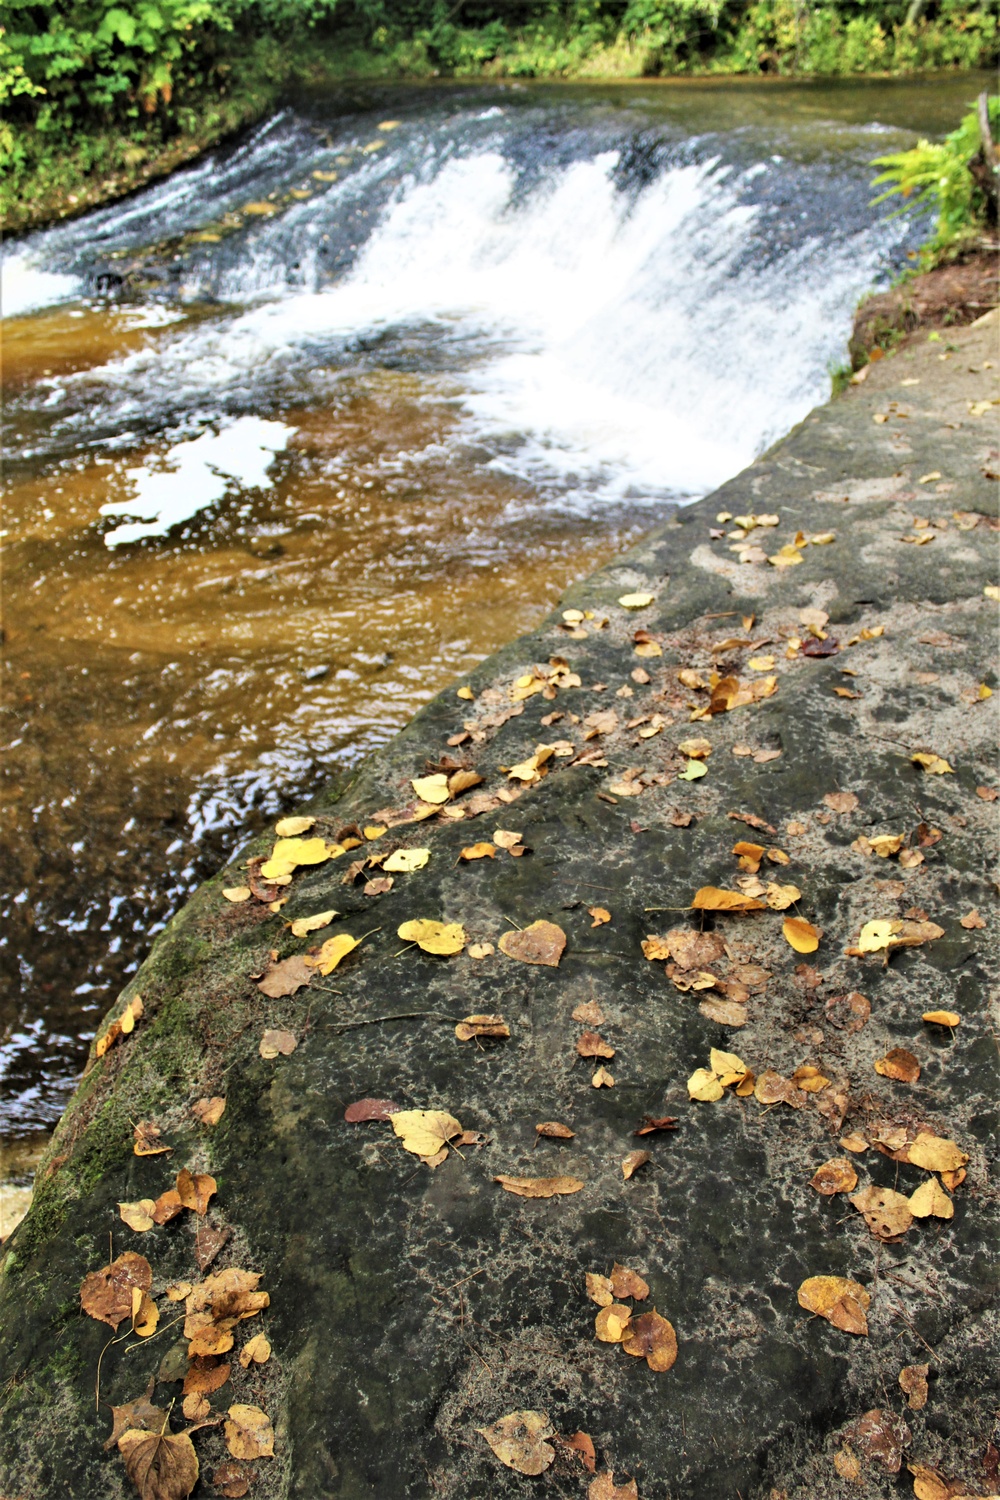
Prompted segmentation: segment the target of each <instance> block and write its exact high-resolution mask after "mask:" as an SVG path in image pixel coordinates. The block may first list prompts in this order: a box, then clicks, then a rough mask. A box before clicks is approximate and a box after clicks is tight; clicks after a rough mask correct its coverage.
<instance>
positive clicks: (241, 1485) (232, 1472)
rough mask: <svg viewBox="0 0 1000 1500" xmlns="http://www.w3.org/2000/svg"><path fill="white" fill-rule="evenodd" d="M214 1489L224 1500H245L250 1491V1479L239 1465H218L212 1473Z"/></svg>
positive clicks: (227, 1463)
mask: <svg viewBox="0 0 1000 1500" xmlns="http://www.w3.org/2000/svg"><path fill="white" fill-rule="evenodd" d="M212 1488H213V1489H214V1490H215V1493H216V1494H217V1495H221V1496H222V1497H223V1500H243V1496H244V1495H246V1494H247V1492H248V1491H249V1489H250V1477H249V1474H248V1473H247V1470H246V1469H241V1468H240V1466H239V1464H234V1463H229V1462H228V1461H227V1462H226V1463H224V1464H218V1465H217V1466H216V1467H215V1469H213V1471H212Z"/></svg>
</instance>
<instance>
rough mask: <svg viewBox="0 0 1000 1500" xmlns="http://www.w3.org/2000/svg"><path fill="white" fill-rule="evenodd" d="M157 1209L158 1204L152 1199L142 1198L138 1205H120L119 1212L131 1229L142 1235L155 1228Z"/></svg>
mask: <svg viewBox="0 0 1000 1500" xmlns="http://www.w3.org/2000/svg"><path fill="white" fill-rule="evenodd" d="M155 1207H156V1203H155V1202H154V1200H153V1199H152V1198H140V1199H139V1200H138V1202H136V1203H119V1205H118V1212H119V1214H120V1215H121V1217H122V1220H123V1221H124V1223H126V1224H127V1225H128V1227H129V1228H130V1229H134V1230H135V1231H136V1233H137V1234H142V1233H144V1231H145V1230H147V1229H152V1227H153V1222H154V1221H153V1210H154V1209H155Z"/></svg>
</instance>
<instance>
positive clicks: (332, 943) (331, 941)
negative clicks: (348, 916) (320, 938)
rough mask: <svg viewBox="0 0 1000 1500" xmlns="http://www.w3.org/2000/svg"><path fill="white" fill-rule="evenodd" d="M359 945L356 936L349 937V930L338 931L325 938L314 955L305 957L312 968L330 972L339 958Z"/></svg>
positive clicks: (336, 964) (335, 966) (322, 972)
mask: <svg viewBox="0 0 1000 1500" xmlns="http://www.w3.org/2000/svg"><path fill="white" fill-rule="evenodd" d="M359 946H360V942H359V939H358V938H353V937H351V935H350V933H349V932H338V933H337V936H336V937H332V938H327V940H326V942H325V943H324V944H323V946H322V947H321V948H320V950H319V952H318V953H317V954H316V956H315V957H309V958H306V959H305V962H306V963H307V964H308V965H309V967H310V968H312V969H318V970H319V972H320V973H321V974H332V973H333V971H334V969H335V968H337V966H338V964H339V963H340V961H341V959H344V958H346V957H347V955H348V954H349V953H353V952H354V950H355V948H357V947H359Z"/></svg>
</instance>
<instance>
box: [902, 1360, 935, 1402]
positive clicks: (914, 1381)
mask: <svg viewBox="0 0 1000 1500" xmlns="http://www.w3.org/2000/svg"><path fill="white" fill-rule="evenodd" d="M929 1371H930V1365H904V1366H903V1368H902V1369H901V1370H900V1372H899V1384H900V1386H901V1387H902V1389H903V1392H904V1394H905V1395H906V1398H907V1401H906V1404H907V1406H908V1407H909V1408H910V1410H911V1411H921V1410H922V1409H923V1407H925V1406H926V1405H927V1397H928V1395H929V1390H928V1386H927V1376H928V1373H929Z"/></svg>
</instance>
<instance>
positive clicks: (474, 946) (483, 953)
mask: <svg viewBox="0 0 1000 1500" xmlns="http://www.w3.org/2000/svg"><path fill="white" fill-rule="evenodd" d="M496 951H497V950H496V949H495V948H494V946H493V944H492V943H470V944H469V946H468V948H467V949H466V952H467V953H468V955H469V957H470V958H491V957H492V955H493V954H494V953H495V952H496Z"/></svg>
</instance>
